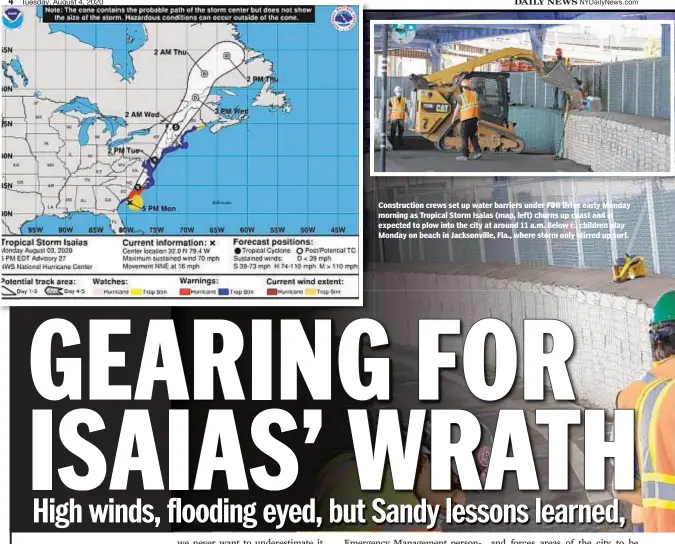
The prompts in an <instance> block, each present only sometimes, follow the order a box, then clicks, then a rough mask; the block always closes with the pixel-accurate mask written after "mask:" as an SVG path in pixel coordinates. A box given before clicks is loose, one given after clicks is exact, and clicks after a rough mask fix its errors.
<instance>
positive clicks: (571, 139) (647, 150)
mask: <svg viewBox="0 0 675 544" xmlns="http://www.w3.org/2000/svg"><path fill="white" fill-rule="evenodd" d="M565 158H567V159H571V160H573V161H575V162H578V163H580V164H584V165H588V166H590V168H591V170H593V171H594V172H613V171H614V172H668V171H669V170H670V162H671V157H670V120H665V119H656V118H653V117H638V116H636V115H625V114H619V113H606V112H597V113H596V112H586V111H584V112H571V113H570V115H569V119H568V121H567V127H566V129H565Z"/></svg>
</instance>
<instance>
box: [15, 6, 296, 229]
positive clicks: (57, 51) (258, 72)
mask: <svg viewBox="0 0 675 544" xmlns="http://www.w3.org/2000/svg"><path fill="white" fill-rule="evenodd" d="M40 14H41V13H40V9H38V11H37V16H36V17H29V16H27V17H26V23H25V25H24V28H22V29H21V31H20V32H15V33H12V34H11V36H9V38H11V41H10V42H8V45H11V47H13V49H15V50H17V51H21V56H20V57H19V56H14V57H13V58H11V60H10V61H9V62H6V61H3V63H2V71H3V77H4V78H5V80H6V82H8V84H9V85H11V86H12V88H13V89H16V90H17V91H20V92H13V93H11V94H10V93H6V94H5V96H4V104H5V113H4V115H5V118H6V119H7V121H6V122H5V123H4V125H5V126H4V127H3V138H4V141H5V153H8V154H10V155H13V156H15V157H16V159H14V160H13V161H12V168H11V169H10V170H8V171H7V172H6V174H5V180H6V181H5V184H4V187H5V189H4V195H5V204H4V207H5V209H6V210H11V212H12V213H9V214H4V215H3V218H2V219H3V232H4V233H6V234H22V233H24V232H27V233H31V232H37V231H31V229H37V228H38V227H31V226H30V225H31V222H32V221H33V220H34V219H35V218H38V217H39V218H41V221H43V220H44V218H49V217H54V218H63V217H66V216H69V215H71V214H75V213H88V214H92V215H94V216H96V217H99V216H101V217H103V218H104V219H105V221H100V222H99V221H96V222H95V223H96V225H95V226H94V227H90V228H89V232H90V233H108V231H111V232H112V233H115V234H118V233H124V232H125V230H126V229H125V225H124V221H123V218H122V215H123V214H126V213H129V211H132V212H133V211H135V210H141V209H143V206H144V200H143V199H144V196H145V195H144V193H145V192H146V191H148V190H150V189H152V188H153V186H154V185H155V179H154V177H155V172H156V170H157V168H158V166H159V165H160V164H161V163H162V161H164V160H165V158H166V157H167V156H169V155H170V154H171V153H173V152H175V151H177V150H180V149H186V148H187V147H188V146H189V142H190V138H191V137H192V135H193V134H195V133H197V132H198V131H203V130H206V131H208V132H209V133H210V134H213V135H216V134H217V133H219V132H221V131H222V130H223V129H227V128H228V127H232V126H235V125H237V124H239V123H242V122H245V121H247V120H248V119H249V116H250V110H249V107H250V108H269V109H272V110H274V111H276V112H279V113H280V114H288V113H290V112H291V111H292V101H291V99H290V98H289V96H287V94H286V93H285V92H283V91H278V90H276V84H277V78H276V75H275V67H274V64H273V63H272V62H271V61H270V60H268V59H266V58H265V56H264V52H260V51H255V50H253V49H250V48H249V47H248V46H247V45H246V43H245V42H244V41H243V40H241V39H240V36H239V31H238V28H237V26H236V25H232V24H217V25H216V24H209V25H192V24H172V25H168V26H169V27H170V31H167V30H166V25H165V27H164V28H163V29H162V28H160V26H159V25H154V24H128V25H113V24H109V25H101V26H100V27H99V28H100V31H96V32H93V31H92V28H91V27H92V25H89V24H80V25H65V24H52V23H50V24H44V23H42V22H41V21H40ZM26 15H28V14H26ZM181 33H182V34H184V36H185V38H184V43H182V42H180V40H177V36H178V35H180V34H181ZM36 44H37V47H36ZM177 45H178V46H177ZM36 51H39V55H38V54H37V53H36ZM37 72H39V73H40V82H48V85H47V86H43V87H41V88H37V87H35V79H36V78H34V77H31V74H34V73H37ZM251 88H255V89H256V92H255V93H250V92H249V89H251ZM233 103H234V105H233ZM38 171H39V178H38ZM27 225H28V226H27ZM92 229H94V230H92Z"/></svg>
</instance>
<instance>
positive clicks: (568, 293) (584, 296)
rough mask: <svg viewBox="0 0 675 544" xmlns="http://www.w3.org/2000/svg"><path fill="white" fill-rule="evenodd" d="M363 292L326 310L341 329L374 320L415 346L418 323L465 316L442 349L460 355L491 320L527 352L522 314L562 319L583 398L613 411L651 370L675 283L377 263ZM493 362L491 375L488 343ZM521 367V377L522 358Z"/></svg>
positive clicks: (528, 269) (523, 269)
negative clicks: (652, 337) (356, 302)
mask: <svg viewBox="0 0 675 544" xmlns="http://www.w3.org/2000/svg"><path fill="white" fill-rule="evenodd" d="M365 289H366V291H365V293H366V296H365V299H366V302H365V306H364V307H363V308H359V309H340V310H330V311H329V316H330V317H332V318H333V319H335V320H336V322H337V327H338V330H341V329H342V328H343V327H344V326H346V324H347V323H349V322H350V321H352V320H353V319H355V318H356V317H371V318H374V319H376V320H378V321H379V322H381V323H382V324H383V325H384V326H385V327H386V329H387V331H388V334H389V339H390V341H391V343H392V344H393V345H394V346H399V347H403V348H413V349H417V346H418V321H419V320H420V319H439V318H443V319H449V318H460V319H461V321H462V336H461V337H450V336H448V337H445V338H443V339H442V341H441V345H442V348H443V349H444V350H447V351H454V352H456V353H457V354H458V355H461V353H462V347H463V343H464V337H465V335H466V333H467V331H468V330H469V328H470V327H471V326H472V325H473V324H474V323H476V322H477V321H479V320H481V319H484V318H488V317H491V318H496V319H499V320H502V321H504V322H505V323H506V324H507V325H509V327H511V329H512V330H513V331H514V336H515V338H516V341H517V344H518V348H519V356H520V355H521V354H522V346H523V320H524V319H558V320H561V321H563V322H565V323H566V324H567V325H569V326H570V328H571V329H572V331H573V333H574V336H575V343H576V348H575V352H574V354H573V356H572V358H571V359H570V361H569V362H568V368H569V372H570V376H571V379H572V383H573V385H574V387H575V392H576V395H577V400H578V402H580V403H581V404H583V405H586V406H590V407H598V408H603V409H606V410H611V409H612V408H613V407H614V401H615V397H616V393H617V391H618V390H619V389H620V388H622V387H624V386H625V385H626V384H628V383H630V382H631V381H633V380H635V379H637V378H639V377H640V376H641V375H642V374H643V373H644V372H645V371H646V370H647V369H649V368H650V366H651V352H650V348H649V341H648V336H647V330H648V325H649V322H650V320H651V316H652V310H651V306H652V305H653V304H654V303H655V301H656V300H657V299H658V297H659V296H660V295H661V294H662V293H663V292H665V291H668V290H673V289H675V279H669V278H662V277H648V278H640V279H637V280H634V281H632V282H627V283H624V284H613V283H612V281H611V276H610V272H609V271H605V270H578V269H572V268H569V269H568V268H560V267H546V266H513V265H474V264H471V265H445V264H444V265H433V264H416V265H408V264H402V265H395V264H392V265H381V264H378V265H377V267H376V269H375V270H374V271H370V272H368V273H367V274H366V286H365ZM491 344H492V342H490V345H491ZM488 348H489V346H488ZM487 360H488V369H491V370H492V371H494V365H495V363H494V351H493V350H491V349H488V354H487ZM463 364H471V361H464V363H463ZM519 365H520V366H519V375H521V376H522V372H520V369H522V361H520V362H519Z"/></svg>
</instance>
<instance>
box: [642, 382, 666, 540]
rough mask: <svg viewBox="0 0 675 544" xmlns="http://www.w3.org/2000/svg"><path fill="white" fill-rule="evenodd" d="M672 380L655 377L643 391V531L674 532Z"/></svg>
mask: <svg viewBox="0 0 675 544" xmlns="http://www.w3.org/2000/svg"><path fill="white" fill-rule="evenodd" d="M674 386H675V380H672V379H671V380H667V379H657V380H654V381H652V382H651V383H649V384H648V385H647V386H646V387H645V388H644V389H643V391H642V394H641V395H640V399H639V400H638V405H637V428H636V431H637V433H636V436H637V443H638V456H639V463H640V476H641V477H640V479H641V490H642V512H643V517H644V532H645V533H672V532H675V442H674V441H673V433H674V432H675V387H674Z"/></svg>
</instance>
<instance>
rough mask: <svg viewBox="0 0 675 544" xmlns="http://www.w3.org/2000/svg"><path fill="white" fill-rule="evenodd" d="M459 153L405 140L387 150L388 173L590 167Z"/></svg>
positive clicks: (549, 159)
mask: <svg viewBox="0 0 675 544" xmlns="http://www.w3.org/2000/svg"><path fill="white" fill-rule="evenodd" d="M459 155H460V153H459V152H447V153H444V152H441V151H438V150H437V149H436V148H434V147H433V144H431V143H430V142H428V141H427V140H425V139H423V138H419V137H408V138H407V139H406V144H405V148H403V149H399V150H394V151H387V155H386V160H387V165H386V171H387V172H411V173H416V172H439V173H440V172H443V173H446V172H447V173H448V174H454V173H456V172H485V173H489V174H493V173H496V172H588V171H589V168H588V167H587V166H583V165H581V164H577V163H576V162H573V161H570V160H567V159H564V160H554V156H553V155H543V154H536V155H535V154H527V153H490V152H485V153H483V157H482V158H481V159H480V160H478V161H464V162H463V161H458V160H456V157H458V156H459ZM375 171H376V172H380V171H381V169H380V153H379V151H377V152H376V153H375Z"/></svg>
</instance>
